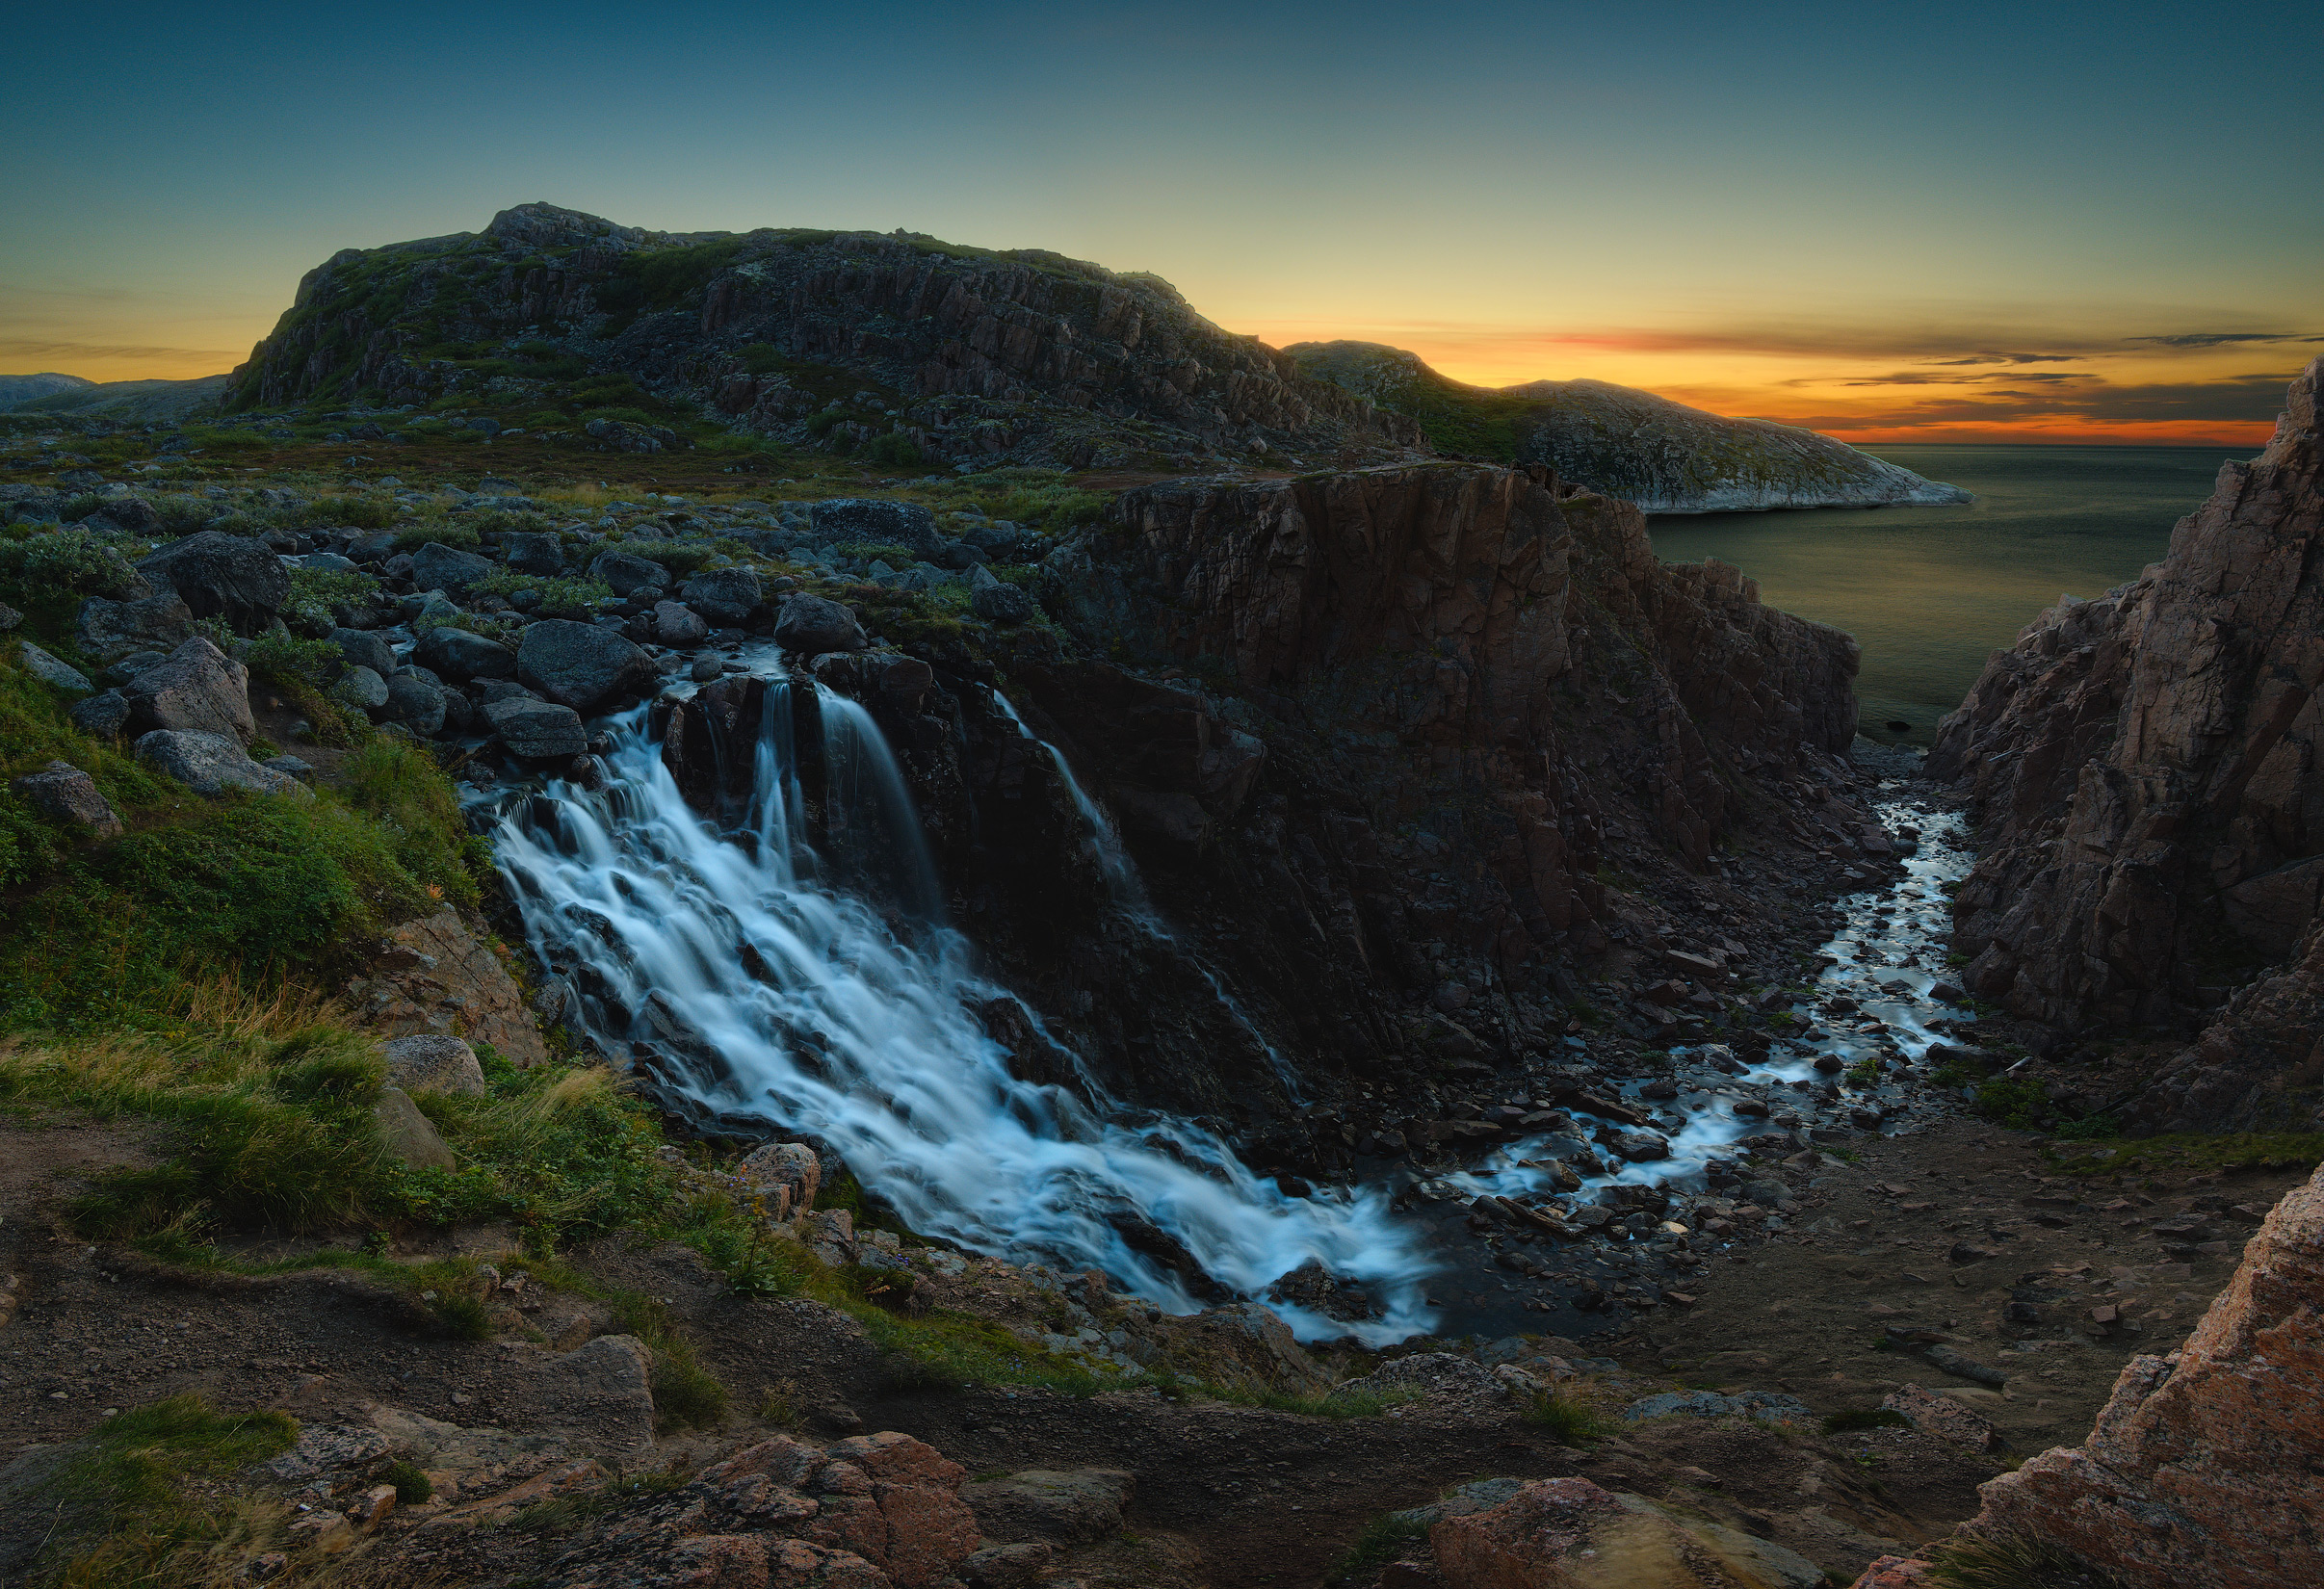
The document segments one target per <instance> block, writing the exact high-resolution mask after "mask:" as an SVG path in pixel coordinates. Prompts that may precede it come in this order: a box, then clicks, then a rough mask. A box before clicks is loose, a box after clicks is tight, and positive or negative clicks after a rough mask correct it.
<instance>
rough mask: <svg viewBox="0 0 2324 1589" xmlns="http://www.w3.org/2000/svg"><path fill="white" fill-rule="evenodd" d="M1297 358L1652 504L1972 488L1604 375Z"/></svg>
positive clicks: (1361, 357) (1716, 504)
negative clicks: (1506, 373) (1491, 376)
mask: <svg viewBox="0 0 2324 1589" xmlns="http://www.w3.org/2000/svg"><path fill="white" fill-rule="evenodd" d="M1284 352H1287V353H1289V354H1290V355H1291V356H1292V357H1293V358H1294V359H1296V360H1297V361H1298V364H1299V368H1300V369H1301V370H1303V371H1305V372H1306V373H1307V374H1309V375H1311V376H1314V377H1316V378H1319V379H1321V380H1328V381H1333V382H1336V383H1338V384H1339V385H1342V386H1345V387H1346V388H1347V389H1348V390H1349V391H1351V392H1355V393H1358V394H1360V395H1362V396H1364V397H1366V398H1369V399H1371V401H1372V402H1373V403H1376V404H1379V405H1380V406H1381V407H1382V408H1386V409H1389V410H1392V411H1394V412H1396V413H1399V414H1406V415H1409V416H1411V417H1412V418H1413V419H1414V420H1416V421H1418V422H1419V424H1420V425H1421V427H1422V429H1423V430H1426V431H1427V433H1428V437H1429V439H1430V440H1431V441H1433V442H1435V443H1436V445H1437V446H1439V447H1440V448H1443V449H1444V450H1445V451H1447V452H1450V453H1466V454H1475V455H1479V456H1486V457H1492V458H1499V459H1502V460H1506V461H1514V462H1520V463H1544V464H1547V465H1549V466H1550V467H1551V468H1552V469H1554V470H1555V471H1556V472H1557V474H1558V476H1559V477H1560V478H1561V479H1564V480H1568V481H1572V482H1577V483H1579V484H1581V485H1585V486H1587V487H1588V488H1589V489H1591V490H1593V491H1601V492H1604V493H1605V494H1606V495H1607V496H1613V497H1621V498H1624V499H1626V500H1628V501H1631V502H1634V503H1636V504H1637V505H1638V506H1639V507H1640V508H1644V509H1645V510H1646V511H1647V512H1650V513H1722V512H1744V511H1755V510H1757V509H1761V508H1864V507H1880V506H1885V505H1890V504H1912V505H1918V506H1929V505H1940V504H1945V503H1958V502H1967V501H1969V500H1970V496H1969V493H1968V492H1966V491H1964V490H1962V489H1960V488H1959V487H1958V486H1953V485H1944V484H1940V483H1938V482H1934V481H1928V480H1923V479H1921V478H1920V477H1919V475H1916V474H1914V473H1913V472H1912V471H1911V470H1909V469H1901V468H1898V467H1897V466H1896V465H1895V464H1893V463H1884V462H1882V461H1881V460H1880V459H1878V458H1875V457H1872V456H1868V455H1867V454H1864V453H1860V452H1858V451H1857V450H1856V449H1855V448H1853V447H1850V446H1847V445H1846V444H1844V443H1842V442H1838V441H1834V440H1833V439H1832V438H1831V437H1830V436H1825V435H1818V434H1817V433H1816V432H1815V431H1813V430H1800V429H1799V428H1798V427H1796V426H1790V425H1777V424H1775V423H1773V422H1772V421H1769V420H1760V419H1727V418H1724V417H1722V416H1720V415H1718V414H1711V413H1706V412H1704V411H1703V410H1702V409H1700V408H1689V407H1687V406H1685V405H1684V404H1678V403H1672V402H1670V401H1669V400H1668V399H1666V398H1659V397H1657V396H1655V395H1654V394H1653V393H1652V392H1641V391H1637V390H1635V389H1633V388H1632V387H1628V386H1613V385H1609V384H1607V383H1606V382H1605V381H1602V380H1536V381H1531V382H1528V383H1527V384H1525V385H1521V386H1503V387H1501V388H1500V389H1498V390H1494V389H1491V388H1487V387H1481V386H1469V385H1464V384H1463V383H1461V382H1459V381H1456V380H1452V379H1450V378H1447V377H1445V376H1443V375H1440V374H1438V373H1437V372H1436V371H1434V370H1432V369H1430V368H1429V367H1428V366H1427V365H1425V364H1423V363H1422V362H1421V360H1420V359H1419V358H1418V357H1416V356H1415V355H1413V354H1411V353H1408V352H1404V351H1403V350H1401V349H1397V348H1385V347H1382V346H1380V345H1379V344H1377V343H1371V342H1302V343H1295V344H1293V346H1292V347H1290V348H1287V349H1285V350H1284Z"/></svg>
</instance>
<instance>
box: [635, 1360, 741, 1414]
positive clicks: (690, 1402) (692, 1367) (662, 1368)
mask: <svg viewBox="0 0 2324 1589" xmlns="http://www.w3.org/2000/svg"><path fill="white" fill-rule="evenodd" d="M652 1384H653V1392H654V1427H655V1428H656V1429H657V1430H662V1431H667V1430H671V1429H713V1428H716V1427H718V1425H719V1424H721V1423H723V1422H725V1421H726V1413H727V1409H728V1406H729V1405H730V1401H731V1398H730V1397H729V1396H728V1395H727V1394H726V1387H725V1386H723V1385H721V1384H719V1383H718V1379H717V1377H716V1376H715V1375H713V1374H712V1373H711V1371H710V1370H709V1369H707V1368H703V1367H702V1366H701V1365H700V1364H698V1363H696V1362H694V1361H693V1360H692V1355H691V1354H689V1355H687V1356H684V1357H681V1356H678V1355H676V1354H674V1353H669V1352H657V1353H655V1354H654V1369H653V1379H652Z"/></svg>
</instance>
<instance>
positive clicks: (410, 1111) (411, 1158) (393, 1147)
mask: <svg viewBox="0 0 2324 1589" xmlns="http://www.w3.org/2000/svg"><path fill="white" fill-rule="evenodd" d="M372 1118H373V1119H374V1120H375V1121H377V1122H378V1123H379V1146H380V1147H381V1148H382V1149H384V1150H385V1151H386V1154H387V1157H388V1158H390V1159H397V1160H400V1161H401V1162H403V1163H405V1164H406V1165H409V1166H410V1167H411V1168H413V1169H415V1170H450V1169H457V1168H458V1167H459V1162H460V1160H459V1156H458V1155H457V1154H456V1153H454V1152H453V1151H452V1148H451V1145H450V1144H449V1143H447V1142H446V1141H445V1140H444V1139H443V1137H442V1136H440V1135H439V1134H437V1133H436V1129H435V1127H434V1126H433V1125H431V1124H430V1122H429V1119H428V1116H426V1115H424V1114H422V1113H421V1112H420V1106H419V1105H417V1104H415V1103H413V1102H412V1101H411V1095H410V1094H409V1093H407V1092H405V1090H404V1089H403V1088H402V1087H386V1088H382V1089H381V1090H380V1093H379V1103H378V1105H376V1106H375V1107H373V1109H372Z"/></svg>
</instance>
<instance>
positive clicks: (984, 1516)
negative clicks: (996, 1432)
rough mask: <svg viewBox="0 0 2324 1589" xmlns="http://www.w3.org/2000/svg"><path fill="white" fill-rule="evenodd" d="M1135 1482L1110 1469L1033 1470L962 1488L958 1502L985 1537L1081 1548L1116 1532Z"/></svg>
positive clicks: (1118, 1530) (1127, 1475) (1124, 1474)
mask: <svg viewBox="0 0 2324 1589" xmlns="http://www.w3.org/2000/svg"><path fill="white" fill-rule="evenodd" d="M1135 1486H1136V1480H1135V1479H1134V1478H1132V1477H1131V1475H1130V1474H1128V1473H1126V1472H1119V1471H1117V1470H1114V1469H1108V1468H1084V1469H1078V1470H1075V1471H1073V1472H1052V1471H1050V1470H1047V1469H1039V1468H1035V1469H1029V1470H1028V1471H1026V1472H1021V1473H1010V1474H1009V1475H1007V1476H1006V1477H1005V1478H992V1479H983V1480H980V1481H979V1482H977V1483H974V1484H968V1485H963V1486H962V1487H961V1491H960V1498H961V1499H962V1500H965V1501H967V1502H968V1504H969V1509H970V1510H971V1511H973V1512H975V1513H976V1514H977V1525H978V1527H979V1528H980V1529H981V1530H983V1532H984V1533H985V1535H986V1536H987V1537H988V1538H992V1539H1025V1540H1043V1541H1046V1542H1048V1543H1049V1544H1052V1545H1086V1544H1088V1543H1090V1542H1091V1541H1093V1540H1100V1539H1107V1538H1110V1537H1111V1536H1112V1535H1114V1534H1118V1533H1120V1532H1121V1529H1122V1512H1123V1510H1124V1508H1126V1507H1127V1506H1128V1505H1129V1504H1130V1496H1131V1492H1132V1490H1133V1489H1134V1488H1135Z"/></svg>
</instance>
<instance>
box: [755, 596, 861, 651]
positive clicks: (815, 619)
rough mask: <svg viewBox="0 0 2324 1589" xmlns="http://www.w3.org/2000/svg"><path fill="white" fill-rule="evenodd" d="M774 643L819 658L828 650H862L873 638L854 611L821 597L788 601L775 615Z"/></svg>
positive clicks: (793, 597)
mask: <svg viewBox="0 0 2324 1589" xmlns="http://www.w3.org/2000/svg"><path fill="white" fill-rule="evenodd" d="M774 643H775V644H777V645H779V646H781V647H782V648H783V649H784V650H786V651H796V652H800V653H802V654H804V655H807V656H820V655H821V654H823V652H826V651H861V650H862V649H863V648H864V647H865V646H867V645H869V644H871V643H872V642H871V638H870V637H869V636H867V635H866V634H865V633H864V627H863V625H862V624H861V623H859V622H857V621H856V617H855V610H854V609H853V608H850V607H846V606H843V605H841V604H840V603H838V602H835V601H826V600H824V599H823V597H821V596H806V595H797V596H792V597H789V598H787V599H786V600H785V601H784V603H783V606H782V611H781V612H778V613H777V614H776V615H775V620H774Z"/></svg>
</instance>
